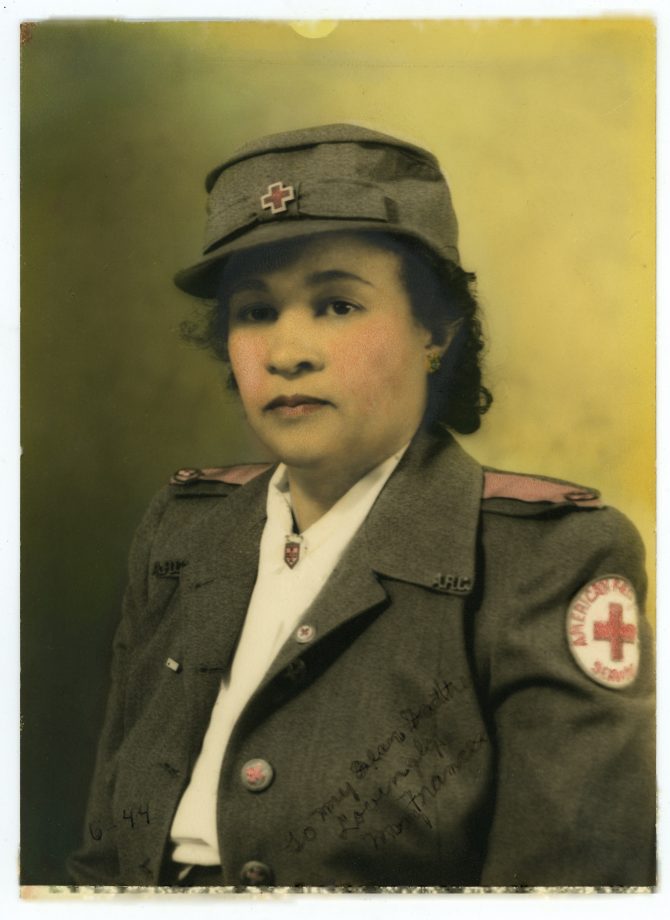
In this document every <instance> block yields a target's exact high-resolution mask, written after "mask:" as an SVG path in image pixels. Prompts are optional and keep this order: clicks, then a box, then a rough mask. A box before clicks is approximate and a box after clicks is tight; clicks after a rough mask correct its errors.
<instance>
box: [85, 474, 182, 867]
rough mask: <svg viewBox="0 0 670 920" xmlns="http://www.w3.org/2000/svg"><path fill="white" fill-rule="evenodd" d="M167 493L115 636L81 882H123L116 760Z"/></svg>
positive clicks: (149, 517)
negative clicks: (115, 811) (114, 806)
mask: <svg viewBox="0 0 670 920" xmlns="http://www.w3.org/2000/svg"><path fill="white" fill-rule="evenodd" d="M167 496H168V490H167V489H166V490H163V491H161V492H159V494H158V495H157V496H156V497H155V499H154V500H153V502H152V503H151V505H150V506H149V508H148V510H147V512H146V514H145V516H144V518H143V520H142V522H141V524H140V526H139V528H138V530H137V532H136V533H135V536H134V539H133V542H132V546H131V550H130V556H129V565H128V569H129V579H128V585H127V588H126V592H125V595H124V600H123V609H122V616H121V620H120V623H119V625H118V628H117V630H116V634H115V637H114V645H113V657H112V666H111V681H110V684H111V686H110V691H109V695H108V699H107V707H106V713H105V719H104V723H103V728H102V733H101V736H100V740H99V743H98V748H97V755H96V762H95V769H94V773H93V780H92V783H91V789H90V793H89V799H88V806H87V809H86V816H85V819H84V832H83V837H84V839H83V843H82V846H81V847H80V848H79V849H78V850H77V851H76V852H75V853H73V854H71V855H70V856H69V858H68V860H67V870H68V872H69V874H70V876H71V878H72V879H73V881H74V883H75V884H77V885H117V884H118V876H119V861H118V853H117V847H116V835H115V833H114V831H113V829H112V826H113V825H114V824H115V822H114V821H113V820H112V817H111V803H112V795H113V782H114V760H115V755H116V752H117V751H118V749H119V747H120V745H121V741H122V739H123V735H124V717H123V713H124V699H125V683H126V675H127V673H128V669H129V664H130V660H131V658H132V654H133V650H134V648H135V647H136V645H137V642H138V636H139V635H140V633H141V627H142V619H143V612H144V611H145V610H146V605H147V604H146V602H147V588H148V585H147V573H148V563H149V555H150V552H151V546H152V543H153V540H154V537H155V534H156V530H157V528H158V525H159V523H160V521H161V518H162V516H163V513H164V510H165V506H166V503H167Z"/></svg>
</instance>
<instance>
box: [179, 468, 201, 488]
mask: <svg viewBox="0 0 670 920" xmlns="http://www.w3.org/2000/svg"><path fill="white" fill-rule="evenodd" d="M201 476H202V470H196V469H192V468H191V467H185V468H184V469H181V470H177V472H176V473H173V474H172V479H173V481H174V482H176V483H178V484H180V485H181V484H183V483H185V482H193V480H194V479H200V477H201Z"/></svg>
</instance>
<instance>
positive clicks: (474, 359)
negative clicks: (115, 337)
mask: <svg viewBox="0 0 670 920" xmlns="http://www.w3.org/2000/svg"><path fill="white" fill-rule="evenodd" d="M358 232H359V233H361V235H362V236H363V235H364V237H365V239H366V240H367V241H369V242H371V243H373V244H374V245H376V246H379V247H380V248H382V249H386V250H389V251H391V252H393V253H395V254H397V255H398V256H399V257H400V259H401V265H402V267H401V278H402V281H403V284H404V285H405V289H406V291H407V294H408V296H409V298H410V303H411V305H412V312H413V314H414V317H415V319H416V320H417V321H418V322H419V323H421V325H422V326H424V327H425V328H426V329H428V331H429V332H431V333H432V336H433V341H434V343H435V344H436V345H443V344H444V342H445V341H447V339H448V337H449V335H453V339H452V341H451V344H450V345H449V348H448V350H447V353H446V355H445V357H444V358H443V359H442V362H441V364H440V367H439V369H438V370H437V371H436V372H435V373H432V374H429V376H428V403H427V407H426V412H425V415H424V420H423V423H424V425H425V426H427V427H429V428H433V429H435V428H437V429H440V428H451V429H453V430H454V431H457V432H459V433H460V434H471V433H472V432H474V431H477V429H478V428H479V426H480V425H481V417H482V415H484V413H485V412H487V411H488V409H489V407H490V405H491V403H492V402H493V396H492V395H491V392H490V390H489V389H488V388H487V387H485V386H484V384H483V383H482V369H481V359H482V352H483V350H484V338H483V334H482V325H481V317H480V309H479V305H478V303H477V299H476V297H475V294H474V291H473V288H474V283H475V280H476V279H475V275H474V274H473V273H472V272H467V271H464V270H463V269H462V268H461V267H460V266H458V265H456V264H455V263H453V262H449V261H446V260H444V259H441V258H439V256H437V255H436V254H434V253H433V251H432V250H431V249H429V248H428V247H427V246H425V245H424V244H423V243H421V242H420V241H418V240H415V239H413V238H410V237H405V236H396V235H393V234H391V233H384V232H377V231H358ZM300 245H301V241H300V239H293V240H290V241H287V242H285V243H273V244H271V245H269V246H265V247H258V248H256V249H252V250H249V252H248V253H244V252H242V253H240V254H238V255H236V256H234V257H231V258H230V259H229V260H227V261H226V263H224V267H223V268H222V273H221V280H220V284H219V291H218V295H217V297H216V298H215V299H213V300H210V301H203V302H202V305H203V306H202V312H201V315H200V316H199V317H198V318H197V319H195V320H188V321H185V322H183V323H182V325H181V333H182V337H183V338H184V339H185V340H186V341H188V342H189V343H191V344H193V345H197V346H199V347H201V348H208V349H210V350H211V351H212V352H213V354H214V356H215V357H216V358H218V359H220V360H221V361H224V362H228V309H227V290H228V288H229V279H230V277H231V275H232V274H234V272H235V269H236V268H239V266H240V263H242V264H245V265H246V264H247V263H248V262H249V260H253V266H254V268H255V269H256V270H258V271H261V272H262V271H270V270H272V269H275V268H277V267H279V266H280V265H283V264H288V263H289V262H290V261H292V260H293V259H294V258H295V256H296V254H297V253H298V252H299V249H300ZM229 387H230V388H231V389H232V390H237V384H236V381H235V377H234V375H233V374H232V372H231V373H230V376H229Z"/></svg>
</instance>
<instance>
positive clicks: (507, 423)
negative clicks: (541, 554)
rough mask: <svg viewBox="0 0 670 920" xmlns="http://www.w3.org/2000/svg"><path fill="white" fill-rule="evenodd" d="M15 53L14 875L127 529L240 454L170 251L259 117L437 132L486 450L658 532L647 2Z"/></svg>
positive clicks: (96, 654)
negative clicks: (18, 65) (17, 793)
mask: <svg viewBox="0 0 670 920" xmlns="http://www.w3.org/2000/svg"><path fill="white" fill-rule="evenodd" d="M28 39H29V40H27V41H26V42H25V44H24V46H23V53H22V131H23V134H22V143H23V152H22V202H23V204H22V207H23V215H22V291H23V308H22V329H23V383H22V399H23V434H22V443H23V450H24V454H23V471H24V484H23V499H22V501H23V563H22V575H23V613H22V628H23V636H24V644H23V758H24V759H23V788H22V801H23V805H24V813H23V835H24V836H23V850H22V864H23V873H24V879H23V880H24V881H25V882H30V883H48V882H63V881H64V880H65V877H64V872H63V869H62V860H63V855H64V853H65V852H66V851H67V850H68V849H69V848H70V847H71V846H73V845H74V843H75V841H76V840H77V837H78V834H79V828H80V823H81V809H82V806H83V800H84V797H85V787H86V784H87V782H88V777H89V774H90V770H91V765H92V757H93V747H94V743H95V736H96V732H97V730H98V726H99V719H100V716H101V712H102V706H103V699H104V693H105V682H106V671H107V667H108V660H109V651H108V649H109V643H110V639H111V635H112V632H113V628H114V624H115V621H116V618H117V615H118V603H119V596H120V593H121V591H122V587H123V581H124V567H125V555H126V551H127V545H128V542H129V539H130V536H131V533H132V530H133V528H134V525H135V524H136V522H137V520H138V518H139V516H140V514H141V512H142V509H143V507H144V506H145V504H146V502H147V501H148V499H149V497H150V496H151V494H152V493H153V492H154V491H155V490H156V489H157V488H158V487H159V486H160V485H161V484H162V483H163V482H164V481H165V479H166V477H167V476H168V475H169V473H170V472H171V471H172V470H173V469H175V468H176V467H178V466H182V465H193V466H199V465H216V464H226V463H233V462H236V461H239V460H246V459H256V458H258V457H259V456H260V453H259V451H258V448H257V447H256V446H255V444H254V443H253V442H252V441H251V439H250V438H249V437H248V436H247V434H246V433H245V431H244V428H243V423H242V421H241V417H240V413H239V411H238V409H237V408H236V406H235V403H234V399H233V397H232V396H231V395H229V394H227V393H226V392H225V390H224V389H223V385H222V381H223V375H222V373H221V370H220V368H219V366H217V365H216V364H215V363H214V362H213V361H211V360H209V359H208V358H207V357H205V356H204V355H203V354H202V353H200V352H197V351H195V350H193V349H189V348H188V347H186V346H184V345H182V344H181V343H180V341H179V337H178V334H177V329H178V325H179V322H180V321H181V320H182V319H183V318H184V317H185V316H188V315H189V311H190V306H189V300H188V298H187V297H185V295H181V294H179V293H178V292H177V291H176V290H174V289H173V288H172V286H171V283H170V278H171V275H172V273H173V272H174V271H175V270H176V269H177V268H180V267H182V266H184V265H185V264H188V263H189V262H190V261H192V260H194V259H195V258H196V257H197V255H198V252H199V246H200V240H201V238H202V219H203V214H204V202H205V196H204V191H203V186H202V180H203V177H204V175H205V173H206V172H207V171H208V170H209V169H210V168H211V167H212V166H214V165H216V164H217V163H218V162H219V161H220V160H222V159H223V158H224V157H225V156H226V154H227V153H228V152H229V151H230V150H231V149H232V148H234V147H235V146H237V145H238V144H240V143H243V142H244V141H246V140H248V139H250V138H252V137H254V136H257V135H260V134H263V133H268V132H272V131H284V130H287V129H290V128H296V127H301V126H304V125H309V124H318V123H324V122H333V121H355V122H362V123H364V124H367V125H370V126H372V127H375V128H377V129H380V130H382V131H387V132H389V133H392V134H399V135H404V136H407V137H409V138H412V139H414V140H416V141H417V142H418V143H419V144H423V145H425V146H427V147H429V148H430V149H432V150H434V151H435V152H436V153H437V155H438V157H439V158H440V160H441V162H442V164H443V167H444V170H445V172H446V174H447V176H448V179H449V181H450V184H451V186H452V189H453V194H454V199H455V204H456V209H457V212H458V215H459V219H460V223H461V250H462V256H463V261H464V264H465V266H466V267H468V268H471V269H474V270H476V271H477V273H478V276H479V293H480V297H481V301H482V303H483V306H484V310H485V315H486V330H487V333H488V335H489V337H490V342H491V345H490V350H489V352H488V358H487V366H488V380H489V383H490V385H491V387H492V389H493V391H494V394H495V398H496V401H495V404H494V408H493V409H492V411H491V413H490V415H489V416H488V417H487V418H486V419H485V422H484V425H483V430H482V431H481V433H479V434H477V435H476V436H473V437H469V438H464V439H463V441H464V442H465V443H466V446H467V447H468V449H469V450H470V451H472V452H473V453H474V454H475V456H476V457H478V458H479V459H480V460H481V461H483V462H486V463H489V464H491V465H494V466H497V467H503V468H509V469H512V470H526V471H536V472H541V473H544V474H546V475H551V476H558V477H564V478H569V479H572V480H576V481H578V482H583V483H586V484H589V485H595V486H598V487H599V488H600V489H601V490H602V491H603V493H604V496H605V498H606V500H607V501H608V502H609V503H612V504H615V505H618V506H619V507H620V508H621V509H622V510H623V511H625V512H626V513H627V514H628V515H629V516H630V517H632V518H633V520H634V521H635V522H636V524H637V525H638V527H639V528H640V530H641V531H642V534H643V537H644V540H645V543H646V545H647V548H648V550H649V552H650V554H651V553H652V551H653V495H654V491H653V489H654V479H653V474H654V465H653V464H654V390H653V383H654V235H653V233H654V229H653V201H654V197H653V196H654V157H653V153H654V136H653V130H654V126H653V115H654V89H653V72H654V29H653V25H652V24H651V23H650V22H649V21H645V20H635V19H630V20H607V19H601V20H592V21H577V20H573V21H569V20H568V21H553V22H552V21H531V20H526V21H498V22H496V21H480V22H477V21H463V22H459V21H443V22H417V23H414V22H394V23H391V22H382V23H365V22H356V23H355V22H342V23H340V24H339V25H338V26H337V28H336V29H335V30H334V31H333V32H331V34H329V35H328V36H326V37H322V38H319V39H309V38H305V37H301V36H300V35H298V34H297V33H296V32H295V31H293V30H292V29H291V28H290V26H289V25H288V24H284V23H274V24H271V23H248V22H247V23H230V22H229V23H223V22H221V23H203V22H198V23H183V22H182V23H108V22H91V21H89V22H69V23H41V24H39V25H37V26H36V27H35V28H34V29H33V31H32V33H31V34H30V35H29V36H28Z"/></svg>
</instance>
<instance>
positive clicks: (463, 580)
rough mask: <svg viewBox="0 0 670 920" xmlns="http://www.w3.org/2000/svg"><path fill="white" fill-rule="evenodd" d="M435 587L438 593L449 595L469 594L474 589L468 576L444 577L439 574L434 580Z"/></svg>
mask: <svg viewBox="0 0 670 920" xmlns="http://www.w3.org/2000/svg"><path fill="white" fill-rule="evenodd" d="M433 587H434V588H436V589H437V590H438V591H446V592H448V593H449V594H467V593H468V592H469V591H470V588H471V587H472V579H470V578H468V576H467V575H442V573H439V574H438V575H436V576H435V578H434V580H433Z"/></svg>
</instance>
